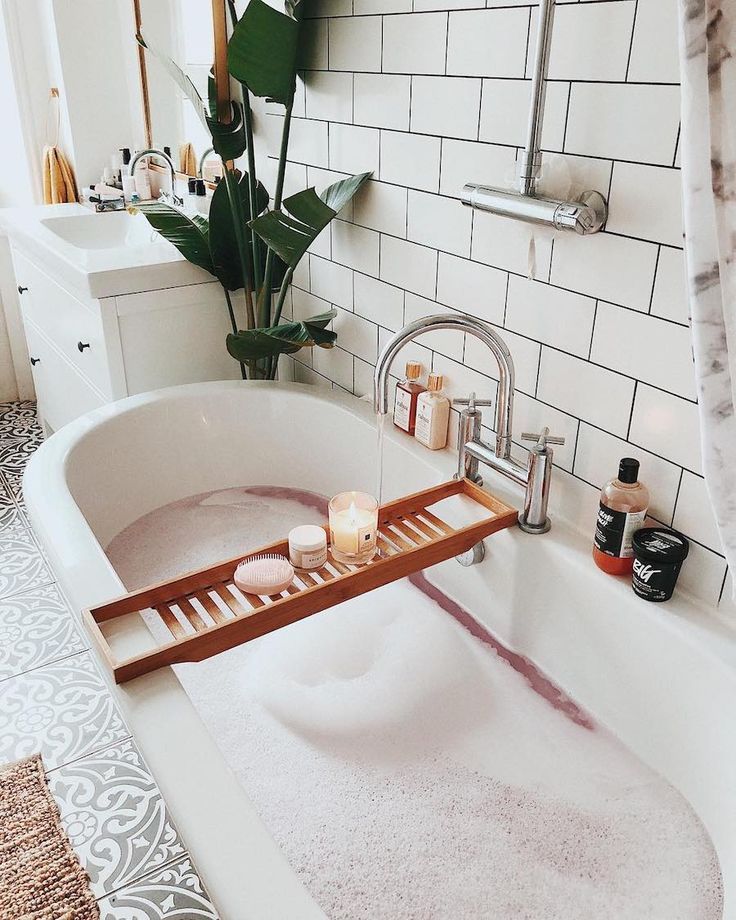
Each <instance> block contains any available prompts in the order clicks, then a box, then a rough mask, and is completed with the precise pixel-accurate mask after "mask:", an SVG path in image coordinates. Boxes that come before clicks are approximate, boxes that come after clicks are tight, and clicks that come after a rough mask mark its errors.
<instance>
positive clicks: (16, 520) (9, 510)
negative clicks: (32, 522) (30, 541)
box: [0, 478, 25, 533]
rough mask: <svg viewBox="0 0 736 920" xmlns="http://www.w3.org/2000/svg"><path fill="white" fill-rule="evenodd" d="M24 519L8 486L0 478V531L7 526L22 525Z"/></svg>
mask: <svg viewBox="0 0 736 920" xmlns="http://www.w3.org/2000/svg"><path fill="white" fill-rule="evenodd" d="M24 524H25V521H24V519H23V517H22V515H21V512H20V508H19V507H18V505H17V504H16V501H15V499H14V498H13V493H12V492H11V491H10V486H8V485H7V484H6V483H5V480H4V479H2V478H0V533H1V532H2V531H3V530H4V529H5V528H8V527H22V526H23V525H24Z"/></svg>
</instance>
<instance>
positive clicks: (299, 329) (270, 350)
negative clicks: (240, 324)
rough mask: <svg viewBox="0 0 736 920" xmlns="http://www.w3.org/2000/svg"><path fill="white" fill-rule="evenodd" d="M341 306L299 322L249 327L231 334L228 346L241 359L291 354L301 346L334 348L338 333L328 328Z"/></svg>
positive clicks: (228, 338)
mask: <svg viewBox="0 0 736 920" xmlns="http://www.w3.org/2000/svg"><path fill="white" fill-rule="evenodd" d="M336 315H337V310H330V311H329V312H328V313H321V314H320V315H319V316H312V317H311V318H310V319H305V320H304V321H303V322H300V323H299V322H298V323H282V324H281V325H279V326H271V327H268V328H265V329H246V330H243V331H241V332H238V334H237V335H233V334H232V333H231V334H230V335H228V337H227V350H228V351H229V352H230V354H231V355H232V356H233V358H236V359H237V360H238V361H253V360H257V359H260V358H272V357H274V356H276V355H291V354H294V353H295V352H297V351H299V349H300V348H312V347H314V346H315V345H317V346H319V347H321V348H332V346H333V345H334V344H335V340H336V339H337V333H336V332H333V331H332V330H331V329H327V326H328V325H329V323H330V322H331V321H332V320H333V319H334V318H335V316H336Z"/></svg>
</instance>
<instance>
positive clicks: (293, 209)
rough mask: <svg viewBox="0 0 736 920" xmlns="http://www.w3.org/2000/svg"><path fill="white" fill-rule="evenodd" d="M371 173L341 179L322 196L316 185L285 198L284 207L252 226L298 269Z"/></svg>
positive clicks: (265, 215)
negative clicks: (314, 244) (315, 243)
mask: <svg viewBox="0 0 736 920" xmlns="http://www.w3.org/2000/svg"><path fill="white" fill-rule="evenodd" d="M370 175H371V173H361V174H360V175H358V176H351V177H350V178H348V179H341V180H340V181H339V182H335V183H334V184H333V185H330V186H329V187H328V188H326V189H325V190H324V191H323V192H322V194H321V195H318V194H317V193H316V192H315V190H314V189H313V188H308V189H305V190H304V191H303V192H297V194H296V195H292V196H291V197H290V198H287V199H286V200H285V201H284V206H283V208H282V209H279V210H275V211H269V212H268V213H267V214H263V215H262V216H261V217H258V218H256V219H255V220H253V221H251V227H252V228H253V230H254V231H255V232H256V233H257V234H258V236H260V237H261V239H262V240H263V241H264V242H265V243H266V244H267V245H268V246H269V247H270V248H271V249H272V250H273V251H274V252H275V253H276V255H277V256H279V258H280V259H283V261H284V262H285V263H286V264H287V265H288V266H289V267H290V268H296V266H297V265H298V263H299V261H300V259H301V258H302V257H303V256H304V253H305V252H306V251H307V249H309V247H310V246H311V245H312V243H313V242H314V241H315V240H316V239H317V237H318V236H319V234H320V233H321V232H322V231H323V230H324V228H325V227H326V226H327V225H328V224H329V222H330V221H331V220H332V219H333V217H335V215H336V214H337V213H338V211H339V210H340V209H341V208H343V207H344V206H345V205H346V204H347V202H348V201H349V200H350V199H351V198H352V196H353V195H354V194H355V193H356V192H357V190H358V189H359V188H360V187H361V185H363V183H364V182H366V181H367V179H368V178H369V177H370Z"/></svg>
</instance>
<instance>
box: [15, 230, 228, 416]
mask: <svg viewBox="0 0 736 920" xmlns="http://www.w3.org/2000/svg"><path fill="white" fill-rule="evenodd" d="M41 261H42V260H40V259H36V258H33V257H31V256H29V255H28V254H26V253H25V252H21V251H20V250H19V249H17V248H15V247H13V262H14V267H15V276H16V282H17V286H18V293H19V298H18V299H19V303H20V309H21V314H22V317H23V325H24V328H25V332H26V338H27V342H28V350H29V354H30V358H31V364H32V373H33V380H34V384H35V387H36V395H37V398H38V411H39V417H40V419H41V421H42V423H43V424H44V427H45V429H46V431H47V432H51V431H56V430H57V429H59V428H60V427H61V426H62V425H65V424H66V423H67V422H70V421H71V420H72V419H74V418H77V417H78V416H79V415H82V414H83V413H85V412H88V411H89V410H90V409H93V408H95V407H97V406H101V405H103V404H105V403H107V402H111V401H112V400H116V399H121V398H122V397H124V396H132V395H134V394H136V393H142V392H145V391H146V390H153V389H157V388H158V387H164V386H173V385H175V384H180V383H193V382H198V381H205V380H224V379H237V378H238V377H239V376H240V368H239V365H238V364H237V362H236V361H234V360H233V359H232V358H231V357H230V356H229V355H228V354H227V351H226V349H225V336H226V335H227V333H228V332H229V331H230V322H229V318H228V313H227V307H226V305H225V300H224V295H223V291H222V288H221V287H220V285H219V284H218V283H217V282H215V281H211V282H210V281H203V282H202V283H198V284H184V285H181V286H175V287H167V288H163V289H160V290H142V291H140V292H135V293H123V294H114V295H111V296H105V297H101V298H100V299H92V298H90V297H89V295H86V294H85V293H84V291H83V290H82V289H81V288H80V289H77V288H74V287H73V286H71V285H69V284H66V283H65V284H62V283H61V281H60V280H58V279H57V278H55V277H54V276H53V268H52V269H51V270H49V269H48V268H47V267H46V266H45V265H44V264H39V263H40V262H41ZM127 287H128V290H129V288H130V284H129V282H128V283H127Z"/></svg>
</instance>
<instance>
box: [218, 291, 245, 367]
mask: <svg viewBox="0 0 736 920" xmlns="http://www.w3.org/2000/svg"><path fill="white" fill-rule="evenodd" d="M223 291H224V292H225V300H226V301H227V312H228V313H229V314H230V325H231V326H232V327H233V335H237V334H238V322H237V320H236V319H235V310H234V309H233V302H232V299H231V297H230V291H228V289H227V288H226V287H223ZM238 363H239V364H240V373H241V375H242V377H243V380H245V379H246V373H245V365H244V364H243V362H242V361H239V362H238ZM249 370H250V367H249Z"/></svg>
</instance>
